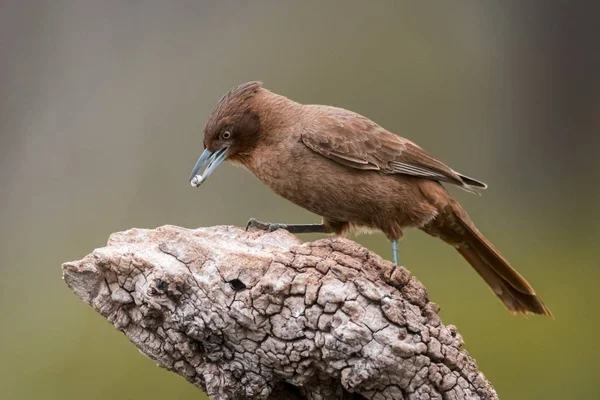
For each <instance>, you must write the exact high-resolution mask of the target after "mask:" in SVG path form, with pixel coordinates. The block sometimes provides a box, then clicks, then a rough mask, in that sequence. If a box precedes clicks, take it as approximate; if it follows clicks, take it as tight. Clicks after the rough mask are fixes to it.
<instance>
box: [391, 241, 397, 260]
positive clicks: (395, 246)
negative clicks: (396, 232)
mask: <svg viewBox="0 0 600 400" xmlns="http://www.w3.org/2000/svg"><path fill="white" fill-rule="evenodd" d="M391 242H392V257H393V260H394V265H396V266H398V265H399V264H398V241H397V240H392V241H391Z"/></svg>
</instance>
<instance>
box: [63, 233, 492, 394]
mask: <svg viewBox="0 0 600 400" xmlns="http://www.w3.org/2000/svg"><path fill="white" fill-rule="evenodd" d="M63 277H64V279H65V282H66V283H67V285H69V287H70V288H71V289H72V290H73V291H74V292H75V293H76V294H77V295H78V296H79V297H81V298H82V299H83V300H84V301H85V302H87V303H88V304H89V305H91V306H92V307H93V308H94V309H95V310H97V311H98V312H99V313H100V314H102V315H103V316H104V317H106V318H107V319H108V320H109V321H110V322H111V323H112V324H114V326H115V327H116V328H117V329H118V330H120V331H122V332H123V333H125V335H127V337H128V338H129V339H130V340H131V341H132V342H133V343H134V344H135V345H136V346H137V347H138V348H139V349H140V350H141V351H142V352H143V353H144V354H146V355H147V356H148V357H150V358H151V359H152V360H154V361H156V362H157V363H158V364H159V365H160V366H162V367H164V368H166V369H168V370H171V371H174V372H176V373H177V374H179V375H181V376H183V377H185V378H186V379H187V380H188V381H190V382H191V383H193V384H194V385H196V386H198V387H199V388H201V389H202V390H203V391H205V392H206V393H207V394H208V395H209V396H210V398H211V399H215V400H216V399H361V398H366V399H496V398H497V395H496V392H495V391H494V389H493V387H492V385H491V384H490V383H489V382H488V381H487V380H486V379H485V377H484V376H483V374H482V373H481V372H480V371H479V370H478V368H477V365H476V363H475V361H474V360H473V359H472V358H471V357H470V356H469V354H468V353H467V352H466V351H465V350H464V349H462V346H463V340H462V338H461V336H460V334H459V333H458V332H457V330H456V328H455V327H454V326H452V325H448V326H444V325H443V324H442V323H441V321H440V318H439V316H438V311H439V307H438V306H437V305H436V304H434V303H432V302H430V301H429V299H428V295H427V291H426V290H425V288H424V287H423V285H422V284H421V283H420V282H419V281H418V280H417V279H416V278H415V277H413V276H412V275H411V274H410V273H409V272H408V271H407V270H406V269H405V268H403V267H395V266H394V265H393V264H392V263H390V262H389V261H386V260H383V259H382V258H380V257H379V256H377V255H376V254H374V253H372V252H370V251H368V250H367V249H365V248H364V247H361V246H360V245H358V244H357V243H355V242H352V241H350V240H346V239H342V238H329V239H323V240H318V241H315V242H311V243H301V242H300V241H299V240H298V239H297V238H296V237H295V236H293V235H291V234H289V233H288V232H286V231H282V230H280V231H276V232H272V233H265V232H260V231H250V232H245V231H244V230H242V229H239V228H235V227H229V226H218V227H212V228H201V229H195V230H190V229H184V228H180V227H175V226H163V227H160V228H157V229H155V230H144V229H131V230H129V231H126V232H120V233H115V234H113V235H112V236H111V237H110V239H109V242H108V245H107V246H106V247H103V248H100V249H96V250H95V251H93V252H92V253H91V254H89V255H88V256H86V257H85V258H84V259H82V260H80V261H75V262H69V263H65V264H63Z"/></svg>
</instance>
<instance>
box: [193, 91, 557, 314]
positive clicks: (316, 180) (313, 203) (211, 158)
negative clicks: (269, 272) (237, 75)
mask: <svg viewBox="0 0 600 400" xmlns="http://www.w3.org/2000/svg"><path fill="white" fill-rule="evenodd" d="M204 133H205V136H204V147H205V151H204V153H203V154H202V156H201V158H200V159H199V160H198V162H197V163H196V166H195V167H194V170H193V172H192V177H191V181H192V185H194V186H199V185H200V184H201V183H202V182H203V181H204V180H205V179H206V178H207V177H208V175H210V174H211V173H212V171H213V170H214V168H216V166H218V164H220V163H221V162H222V161H223V160H228V161H232V162H234V163H237V164H241V165H243V166H244V167H246V168H247V169H248V170H249V171H250V172H252V173H253V174H254V175H255V176H256V177H258V179H260V180H261V181H262V182H263V183H265V184H266V185H267V186H269V187H270V188H271V189H272V190H273V191H274V192H275V193H277V194H279V195H280V196H282V197H284V198H286V199H288V200H290V201H292V202H293V203H295V204H297V205H299V206H301V207H303V208H305V209H307V210H309V211H311V212H313V213H315V214H318V215H320V216H322V218H323V224H322V225H317V226H315V225H282V224H264V223H260V222H256V221H254V222H255V223H254V225H256V226H259V227H263V228H264V227H267V228H268V227H271V228H272V227H275V228H277V227H283V228H286V229H288V230H290V231H292V232H310V231H315V232H316V231H319V232H332V233H336V234H340V235H341V234H344V233H347V232H350V231H360V230H364V229H376V230H380V231H382V232H383V233H384V234H385V235H386V236H387V237H388V239H389V240H391V241H393V242H394V241H397V240H399V239H400V238H401V237H402V236H403V232H404V230H405V229H406V228H412V227H414V228H419V229H422V230H423V231H425V232H427V233H428V234H430V235H432V236H435V237H439V238H440V239H442V240H444V241H445V242H446V243H449V244H450V245H452V246H453V247H455V248H456V249H457V250H458V252H459V253H460V254H461V255H462V256H463V257H464V258H465V259H466V260H467V261H468V262H469V263H470V264H471V265H472V266H473V268H474V269H475V270H476V271H477V272H478V273H479V275H480V276H481V277H482V278H483V279H484V280H485V281H486V283H487V284H488V285H489V286H490V287H491V289H492V291H493V292H494V293H495V294H496V295H497V296H498V297H499V298H500V300H501V301H502V302H503V303H504V305H505V306H506V307H507V308H508V309H509V310H510V311H512V312H516V313H534V314H547V315H551V313H550V310H549V309H548V308H547V307H546V306H544V304H543V303H542V301H541V300H540V299H539V298H538V297H537V296H536V294H535V292H534V290H533V288H532V287H531V286H530V285H529V283H527V281H526V280H525V279H524V278H523V277H522V276H521V275H519V273H518V272H517V271H515V270H514V269H512V268H511V266H510V265H509V264H508V262H507V261H506V260H505V259H504V258H503V257H502V256H501V255H500V253H499V252H498V250H496V249H495V248H494V247H493V246H492V244H491V243H490V242H489V241H488V240H487V239H486V238H485V237H484V236H483V235H482V234H481V233H480V232H479V231H478V230H477V228H476V227H475V225H474V224H473V222H472V221H471V219H470V218H469V216H468V215H467V214H466V213H465V211H464V210H463V209H462V207H461V206H460V205H459V204H458V203H457V202H456V201H455V200H454V199H453V198H452V197H451V195H450V194H449V193H448V192H447V191H446V189H445V188H444V187H443V186H442V184H441V183H442V182H443V183H449V184H453V185H457V186H459V187H461V188H462V189H465V190H467V191H469V192H474V193H477V192H476V189H478V188H481V189H485V188H486V185H485V184H484V183H482V182H479V181H477V180H475V179H473V178H469V177H467V176H465V175H462V174H460V173H458V172H456V171H454V170H452V169H451V168H449V167H448V166H446V165H445V164H444V163H442V162H440V161H438V160H436V159H435V158H433V157H432V156H431V155H429V154H428V153H427V152H426V151H425V150H423V149H421V148H420V147H419V146H417V145H416V144H414V143H413V142H411V141H409V140H407V139H404V138H401V137H399V136H397V135H394V134H392V133H390V132H388V131H387V130H385V129H384V128H382V127H381V126H379V125H377V124H376V123H375V122H373V121H371V120H369V119H368V118H366V117H364V116H361V115H359V114H356V113H354V112H351V111H348V110H344V109H341V108H336V107H330V106H323V105H303V104H299V103H296V102H294V101H292V100H290V99H288V98H286V97H284V96H280V95H278V94H275V93H272V92H270V91H269V90H267V89H265V88H263V86H262V84H261V83H260V82H248V83H245V84H243V85H240V86H237V87H235V88H233V89H232V90H231V91H230V92H228V93H227V94H226V95H225V96H223V98H221V100H220V101H219V103H218V104H217V106H216V107H215V109H214V111H213V112H212V113H211V115H210V116H209V119H208V121H207V123H206V127H205V132H204ZM202 167H206V168H207V169H206V171H205V172H204V173H203V176H196V173H197V172H198V171H199V170H200V169H201V168H202Z"/></svg>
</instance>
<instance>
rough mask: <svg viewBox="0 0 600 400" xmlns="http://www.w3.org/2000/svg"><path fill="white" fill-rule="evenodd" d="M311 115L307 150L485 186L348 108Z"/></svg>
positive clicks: (350, 162) (385, 169) (352, 163)
mask: <svg viewBox="0 0 600 400" xmlns="http://www.w3.org/2000/svg"><path fill="white" fill-rule="evenodd" d="M328 111H329V112H328V113H327V114H325V115H318V116H315V117H316V118H315V119H316V121H313V122H318V123H313V124H311V126H312V127H314V128H312V129H311V128H308V129H305V131H304V132H303V133H302V142H303V143H304V145H306V146H307V147H308V148H310V149H311V150H313V151H315V152H317V153H319V154H321V155H323V156H325V157H327V158H329V159H331V160H333V161H336V162H338V163H340V164H343V165H346V166H348V167H352V168H357V169H362V170H378V171H381V172H382V173H388V174H405V175H412V176H418V177H421V178H425V179H431V180H435V181H441V182H448V183H452V184H455V185H458V186H460V187H462V188H463V189H466V190H469V191H473V190H472V189H471V186H473V187H479V188H485V187H486V185H485V184H484V183H482V182H479V181H477V180H475V179H472V178H468V177H466V176H463V175H461V174H459V173H457V172H456V171H454V170H452V169H451V168H449V167H448V166H446V165H445V164H444V163H442V162H440V161H438V160H436V159H435V158H433V157H432V156H430V155H429V154H428V153H427V152H426V151H425V150H423V149H422V148H420V147H419V146H417V145H416V144H414V143H413V142H411V141H410V140H407V139H404V138H401V137H399V136H397V135H394V134H393V133H390V132H388V131H386V130H385V129H383V128H382V127H380V126H379V125H377V124H376V123H375V122H373V121H371V120H369V119H367V118H365V117H363V116H361V115H359V114H356V113H353V112H350V111H347V110H343V109H338V108H333V107H331V108H329V109H328Z"/></svg>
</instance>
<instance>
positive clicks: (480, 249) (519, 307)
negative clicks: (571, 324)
mask: <svg viewBox="0 0 600 400" xmlns="http://www.w3.org/2000/svg"><path fill="white" fill-rule="evenodd" d="M461 214H462V213H461ZM456 216H457V217H458V218H457V219H458V222H459V223H460V225H462V227H463V228H464V232H465V236H464V239H463V240H464V242H463V243H462V244H461V245H459V246H457V250H458V252H459V253H460V254H461V255H462V256H463V257H464V258H465V259H466V260H467V261H468V262H469V264H471V266H472V267H473V268H474V269H475V270H476V271H477V273H479V275H480V276H481V277H482V278H483V280H485V281H486V283H487V284H488V285H489V286H490V288H491V289H492V291H493V292H494V293H495V294H496V296H498V297H499V298H500V300H501V301H502V303H504V305H505V306H506V307H507V308H508V309H509V310H510V311H512V312H515V313H522V314H527V313H533V314H542V315H550V316H552V312H551V311H550V310H549V309H548V307H546V306H545V305H544V303H543V302H542V301H541V300H540V299H539V297H538V296H537V295H536V294H535V291H534V290H533V287H531V285H530V284H529V283H528V282H527V281H526V280H525V278H523V277H522V276H521V275H520V274H519V273H518V272H517V271H516V270H515V269H513V268H512V267H511V266H510V264H509V263H508V262H507V261H506V259H504V257H502V255H501V254H500V253H499V252H498V250H496V249H495V248H494V246H493V245H492V244H491V243H490V242H489V241H488V240H487V239H486V238H485V237H484V236H483V235H482V234H481V233H480V232H479V230H477V228H476V227H475V226H474V225H473V223H472V222H471V221H470V220H466V218H468V217H466V218H465V216H460V215H456Z"/></svg>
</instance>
